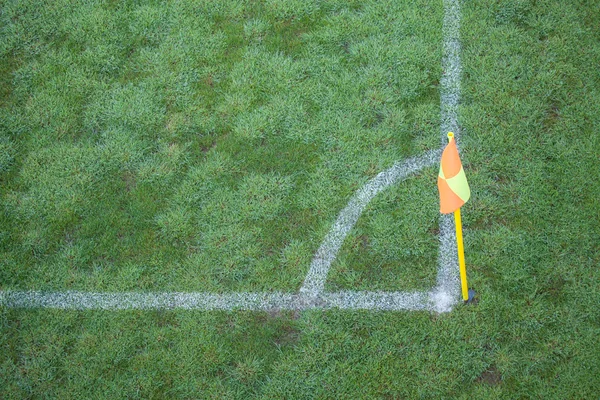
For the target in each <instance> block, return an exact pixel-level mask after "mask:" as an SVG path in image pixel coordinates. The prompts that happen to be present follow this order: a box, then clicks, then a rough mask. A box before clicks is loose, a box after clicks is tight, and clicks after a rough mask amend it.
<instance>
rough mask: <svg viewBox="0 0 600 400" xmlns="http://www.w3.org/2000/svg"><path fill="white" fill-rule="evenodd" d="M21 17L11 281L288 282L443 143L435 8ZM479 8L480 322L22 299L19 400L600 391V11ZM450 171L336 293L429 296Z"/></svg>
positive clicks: (199, 7)
mask: <svg viewBox="0 0 600 400" xmlns="http://www.w3.org/2000/svg"><path fill="white" fill-rule="evenodd" d="M0 10H1V11H0V54H1V57H2V62H1V63H0V135H1V137H0V182H1V185H2V186H1V202H2V213H0V218H1V220H0V223H1V225H2V231H1V232H0V252H1V254H0V289H3V290H6V289H38V290H65V289H81V290H114V291H121V290H134V291H146V290H178V291H192V290H193V291H219V292H228V291H238V290H283V291H295V290H297V289H298V287H299V286H300V284H301V282H302V279H303V278H304V275H305V274H306V271H307V270H308V266H309V264H310V259H311V257H312V255H313V254H314V251H315V250H316V248H317V247H318V246H319V244H320V241H321V240H322V239H323V237H324V235H325V233H326V232H327V230H328V229H329V228H330V226H331V223H332V222H333V221H334V220H335V218H336V216H337V213H338V212H339V211H340V210H341V209H342V208H343V207H344V206H345V205H346V203H347V201H348V199H349V198H350V197H351V196H352V194H353V193H354V192H355V190H356V189H358V188H359V187H360V186H361V185H362V184H364V183H365V182H366V181H367V180H368V179H369V178H371V177H372V176H374V175H375V174H376V173H378V172H380V171H382V170H383V169H385V168H387V167H389V166H391V165H392V164H393V162H395V161H397V160H401V159H403V158H405V157H408V156H411V155H416V154H419V153H420V152H422V151H423V150H426V149H432V148H436V147H437V146H439V140H440V137H439V109H440V104H439V87H438V86H439V79H440V76H441V74H442V73H443V71H442V70H441V41H442V38H441V21H442V17H443V15H442V14H443V9H442V4H441V2H426V1H420V2H408V1H383V0H382V1H375V0H373V1H366V2H358V1H357V2H345V1H290V0H287V1H277V0H270V1H266V0H265V1H261V2H243V1H210V2H208V1H207V2H205V1H197V2H170V3H163V2H85V3H83V2H82V3H75V2H48V3H45V4H40V2H27V1H3V2H2V3H1V7H0ZM462 14H463V18H462V21H461V39H462V52H461V58H462V64H463V76H462V101H461V108H460V113H459V122H460V123H461V125H462V131H463V136H462V140H461V154H462V158H463V163H464V165H465V170H466V172H467V176H468V178H469V182H470V185H471V188H472V192H473V195H472V199H471V201H470V202H469V203H467V205H465V207H464V209H463V222H464V233H465V246H466V249H467V263H468V269H469V279H470V282H471V286H473V287H474V288H475V289H476V290H477V292H478V294H479V295H478V296H479V297H478V303H477V304H475V305H473V306H469V307H457V308H456V309H455V310H454V311H453V312H451V313H448V314H429V313H425V312H372V311H369V312H368V311H361V312H349V311H337V310H330V311H305V312H301V313H294V312H284V313H278V312H272V313H263V312H197V311H193V312H192V311H120V312H108V311H105V312H100V311H85V312H82V311H56V310H47V309H38V310H15V309H5V308H3V309H1V310H0V321H1V322H0V324H1V325H0V326H1V330H0V332H1V333H0V347H1V349H2V350H1V351H0V371H1V373H0V397H2V398H124V397H128V398H219V399H221V398H465V399H466V398H490V399H492V398H493V399H496V398H510V399H513V398H529V397H534V398H560V399H562V398H594V397H595V396H597V393H598V392H600V378H598V376H599V375H600V358H599V357H598V354H600V345H599V344H598V337H599V335H600V314H599V312H598V304H600V290H599V286H598V282H599V281H600V273H599V272H598V268H597V266H598V263H599V261H600V260H599V257H600V249H599V248H598V243H600V226H599V225H598V223H597V219H598V216H599V215H600V206H599V205H598V202H597V196H598V193H600V183H599V182H598V179H597V175H598V171H600V160H599V159H598V154H600V139H599V136H598V134H597V132H596V128H597V126H598V125H599V124H600V111H598V107H597V106H596V105H597V104H598V103H599V102H600V78H599V75H598V73H597V65H598V63H599V62H600V46H599V45H598V43H599V40H600V33H599V31H598V29H597V26H599V25H600V7H599V6H598V4H596V2H588V1H583V0H580V1H572V2H568V3H566V2H560V1H556V0H554V1H550V0H547V1H542V0H537V1H535V0H530V1H525V0H518V1H517V0H511V1H503V2H497V1H492V0H488V1H482V2H463V3H462ZM436 172H437V171H435V169H433V168H430V169H426V170H424V171H423V172H422V173H421V174H420V175H418V176H414V177H412V178H410V179H408V180H406V181H404V182H403V183H401V184H399V185H397V186H395V187H393V188H390V189H389V190H388V191H386V192H385V193H383V194H382V195H380V196H378V197H377V198H376V199H375V200H374V201H373V202H372V203H371V204H370V205H369V207H368V209H367V210H366V211H365V213H364V214H363V217H362V218H361V219H360V220H359V222H358V224H357V226H356V228H355V229H354V231H353V232H352V233H351V234H350V236H349V237H348V238H347V241H346V243H345V244H344V247H343V248H342V250H341V252H340V256H339V259H338V260H337V261H336V264H335V265H334V266H333V267H332V275H331V279H330V281H329V282H328V286H329V288H344V289H349V288H352V289H386V290H388V289H389V290H410V289H423V288H427V287H428V285H431V282H432V281H433V280H434V279H435V276H434V273H435V270H434V268H435V261H436V260H435V256H436V243H435V235H436V228H437V224H436V218H437V214H436V212H437V211H436V209H437V203H436V198H435V186H434V185H435V178H436ZM428 184H430V185H431V187H429V186H428ZM395 206H397V207H395ZM407 222H408V223H407ZM409 239H412V240H410V243H408V241H409ZM409 266H412V267H413V269H412V270H409V269H408V267H409Z"/></svg>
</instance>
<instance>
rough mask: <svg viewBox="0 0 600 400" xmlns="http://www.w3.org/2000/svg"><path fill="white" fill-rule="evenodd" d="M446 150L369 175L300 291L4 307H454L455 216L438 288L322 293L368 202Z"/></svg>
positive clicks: (86, 295) (24, 301) (19, 302)
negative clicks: (336, 258) (341, 249)
mask: <svg viewBox="0 0 600 400" xmlns="http://www.w3.org/2000/svg"><path fill="white" fill-rule="evenodd" d="M459 28H460V7H459V2H458V0H444V22H443V27H442V36H443V49H444V50H443V51H444V56H443V59H442V67H443V71H444V72H443V75H442V77H441V80H440V86H441V94H440V102H441V125H440V130H441V134H442V145H443V146H445V144H446V140H447V139H446V134H447V133H448V132H449V131H452V132H454V134H455V138H456V141H457V143H458V142H459V137H460V129H459V125H458V104H459V100H460V80H461V64H460V36H459V35H460V32H459ZM440 154H441V150H433V151H429V152H427V153H425V154H424V155H422V156H420V157H415V158H412V159H409V160H407V161H405V162H402V163H396V164H395V165H394V166H393V167H391V168H390V169H388V170H386V171H384V172H382V173H380V174H379V175H377V176H376V177H375V178H373V179H371V180H370V181H369V182H368V183H367V184H366V185H365V186H364V187H363V188H362V189H360V190H359V191H358V192H357V193H356V194H355V195H354V196H353V197H352V199H351V200H350V202H349V204H348V205H347V206H346V208H344V210H342V212H341V213H340V215H339V216H338V219H337V221H336V223H335V224H334V226H333V227H332V229H331V231H330V232H329V233H328V234H327V236H326V237H325V239H324V241H323V243H322V245H321V247H320V248H319V250H318V251H317V253H316V254H315V257H314V258H313V261H312V263H311V266H310V270H309V272H308V274H307V276H306V279H305V281H304V284H303V285H302V288H301V289H300V292H299V293H298V294H292V293H282V292H271V293H247V292H240V293H228V294H213V293H174V292H171V293H130V292H129V293H128V292H125V293H91V292H77V291H66V292H39V291H0V306H2V307H11V308H39V307H44V308H57V309H76V310H86V309H103V310H128V309H198V310H273V309H282V310H283V309H290V310H305V309H328V308H340V309H369V310H429V311H436V312H448V311H451V310H452V306H453V305H454V304H456V303H457V302H458V301H459V295H458V294H459V277H458V269H457V265H458V262H457V254H456V244H455V234H454V229H453V218H452V216H450V215H442V216H441V218H440V239H439V240H440V254H439V260H438V262H439V269H438V276H437V281H436V286H435V287H434V288H432V289H431V290H430V291H429V292H424V291H423V292H368V291H342V292H324V291H323V289H324V285H325V281H326V279H327V273H328V271H329V268H330V266H331V263H332V261H333V260H334V259H335V256H336V255H337V252H338V251H339V249H340V247H341V245H342V243H343V240H344V238H345V237H346V235H347V234H348V232H349V231H350V229H352V227H353V226H354V224H355V223H356V221H357V220H358V218H359V217H360V214H361V213H362V211H363V210H364V208H365V207H366V205H367V204H368V203H369V202H370V201H371V200H372V199H373V198H374V197H375V196H376V195H377V194H378V193H380V192H381V191H382V190H383V189H385V188H387V187H388V186H390V185H392V184H394V183H397V182H399V181H400V180H402V179H404V178H406V177H407V176H408V175H410V174H412V173H416V172H418V171H419V170H421V169H422V168H424V167H426V166H429V165H433V164H434V163H435V162H436V161H438V160H439V156H440Z"/></svg>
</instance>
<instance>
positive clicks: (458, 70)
mask: <svg viewBox="0 0 600 400" xmlns="http://www.w3.org/2000/svg"><path fill="white" fill-rule="evenodd" d="M442 37H443V48H444V56H443V58H442V70H443V74H442V77H441V79H440V105H441V123H440V133H441V141H442V147H444V146H446V144H447V143H448V137H447V134H448V132H454V137H455V139H456V142H457V146H458V145H459V144H460V136H461V129H460V126H459V124H458V105H459V102H460V82H461V75H462V66H461V62H460V52H461V51H460V50H461V46H460V3H459V0H444V22H443V26H442ZM439 240H440V253H439V259H438V263H439V268H438V276H437V282H436V283H437V285H436V287H435V288H434V289H433V290H432V292H433V301H434V302H435V304H436V307H437V310H438V311H439V312H442V311H450V310H451V309H452V307H453V305H454V304H456V303H458V301H459V296H458V294H459V292H460V280H459V274H458V267H457V266H458V255H457V250H456V233H455V232H454V216H453V215H444V214H442V215H441V216H440V238H439Z"/></svg>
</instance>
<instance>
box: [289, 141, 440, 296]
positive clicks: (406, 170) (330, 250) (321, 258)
mask: <svg viewBox="0 0 600 400" xmlns="http://www.w3.org/2000/svg"><path fill="white" fill-rule="evenodd" d="M440 155H441V151H440V150H434V151H429V152H427V153H425V154H424V155H423V156H421V157H415V158H411V159H409V160H406V161H404V162H402V163H396V164H394V165H393V166H392V167H391V168H390V169H388V170H386V171H383V172H381V173H379V174H378V175H377V176H376V177H374V178H373V179H371V180H370V181H369V182H367V184H366V185H365V186H363V187H362V189H360V190H359V191H358V192H357V193H356V194H355V195H354V196H353V197H352V198H351V199H350V202H349V203H348V205H347V206H346V208H344V209H343V210H342V212H340V214H339V216H338V218H337V220H336V221H335V224H334V225H333V227H332V228H331V230H330V231H329V233H328V234H327V236H326V237H325V240H323V243H322V244H321V247H319V249H318V250H317V253H316V254H315V256H314V258H313V261H312V263H311V265H310V269H309V271H308V274H307V275H306V278H305V280H304V284H303V285H302V287H301V288H300V293H305V294H307V295H310V296H317V295H319V294H320V293H322V292H323V288H324V287H325V281H326V280H327V274H328V272H329V268H330V267H331V263H332V262H333V260H334V259H335V257H336V256H337V253H338V251H339V249H340V247H341V246H342V243H344V239H345V238H346V236H347V235H348V233H349V232H350V230H351V229H352V228H353V227H354V225H355V224H356V221H358V218H359V217H360V215H361V214H362V212H363V211H364V209H365V207H366V206H367V205H368V204H369V202H370V201H371V200H373V198H374V197H375V196H377V194H379V193H380V192H381V191H382V190H384V189H385V188H387V187H389V186H391V185H393V184H395V183H397V182H399V181H400V180H402V179H405V178H406V177H408V176H409V175H411V174H414V173H416V172H419V171H420V170H422V169H423V168H425V167H428V166H430V165H434V164H435V163H436V162H439V159H440Z"/></svg>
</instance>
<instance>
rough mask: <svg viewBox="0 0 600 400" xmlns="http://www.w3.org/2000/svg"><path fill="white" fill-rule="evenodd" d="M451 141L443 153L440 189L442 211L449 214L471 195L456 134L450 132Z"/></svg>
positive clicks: (439, 178)
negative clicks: (455, 138)
mask: <svg viewBox="0 0 600 400" xmlns="http://www.w3.org/2000/svg"><path fill="white" fill-rule="evenodd" d="M448 137H449V138H450V142H449V143H448V145H447V146H446V148H445V149H444V152H443V153H442V160H441V162H440V174H439V176H438V191H439V192H440V212H441V213H442V214H449V213H452V212H454V211H456V210H458V209H459V208H460V207H462V205H463V204H465V203H466V202H467V200H469V197H471V190H470V189H469V183H468V182H467V176H466V175H465V171H464V170H463V167H462V163H461V162H460V157H459V156H458V149H457V147H456V141H455V140H454V135H451V134H448Z"/></svg>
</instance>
